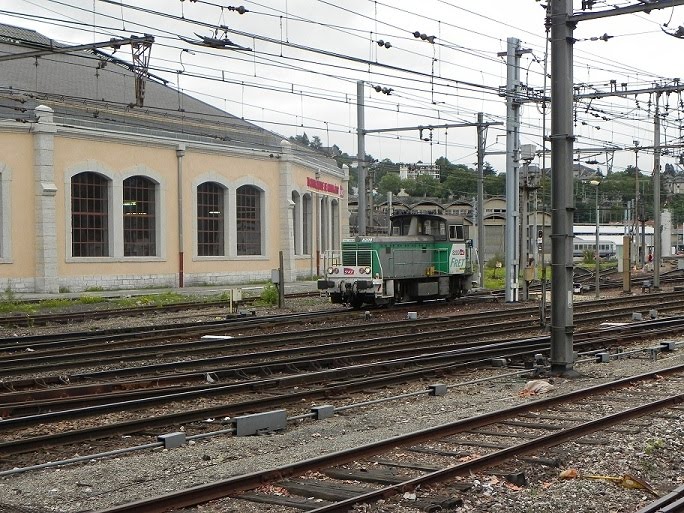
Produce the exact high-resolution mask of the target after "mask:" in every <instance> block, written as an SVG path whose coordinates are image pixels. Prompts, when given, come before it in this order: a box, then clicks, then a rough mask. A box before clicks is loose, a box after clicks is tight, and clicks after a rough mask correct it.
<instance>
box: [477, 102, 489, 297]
mask: <svg viewBox="0 0 684 513" xmlns="http://www.w3.org/2000/svg"><path fill="white" fill-rule="evenodd" d="M486 129H487V127H486V126H485V125H484V114H483V113H482V112H478V114H477V267H478V270H479V273H480V282H479V286H480V288H483V287H484V265H485V234H484V233H485V230H484V154H485V130H486Z"/></svg>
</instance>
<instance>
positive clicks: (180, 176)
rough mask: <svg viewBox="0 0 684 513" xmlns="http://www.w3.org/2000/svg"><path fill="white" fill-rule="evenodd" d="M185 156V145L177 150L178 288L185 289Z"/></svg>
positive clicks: (180, 145)
mask: <svg viewBox="0 0 684 513" xmlns="http://www.w3.org/2000/svg"><path fill="white" fill-rule="evenodd" d="M184 156H185V144H179V145H178V149H176V160H177V164H178V180H177V184H178V286H179V287H180V288H183V248H184V242H183V217H184V216H183V157H184Z"/></svg>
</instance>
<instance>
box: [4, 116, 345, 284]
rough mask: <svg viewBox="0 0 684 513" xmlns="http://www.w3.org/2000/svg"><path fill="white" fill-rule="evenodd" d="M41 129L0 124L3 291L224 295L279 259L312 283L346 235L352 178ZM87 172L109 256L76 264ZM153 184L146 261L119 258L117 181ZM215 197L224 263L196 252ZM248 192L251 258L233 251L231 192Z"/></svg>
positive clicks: (280, 161) (280, 154) (174, 146)
mask: <svg viewBox="0 0 684 513" xmlns="http://www.w3.org/2000/svg"><path fill="white" fill-rule="evenodd" d="M36 112H37V116H38V120H39V121H38V122H37V123H14V124H2V125H0V236H1V238H0V290H3V291H13V292H45V293H57V292H59V291H71V292H79V291H87V290H88V289H95V288H101V289H128V288H147V287H150V288H151V287H178V286H181V285H182V286H200V285H230V284H239V283H247V282H257V281H264V280H268V279H269V278H270V277H271V270H272V269H275V268H278V267H279V262H280V253H281V252H282V254H283V270H284V274H285V280H286V281H294V280H296V279H297V278H302V277H309V276H314V275H316V274H318V273H319V271H320V268H319V266H320V265H321V264H320V262H321V261H322V252H323V251H325V250H326V249H332V248H334V247H336V245H338V244H339V241H340V240H341V239H342V238H343V237H345V236H346V234H348V230H349V228H348V207H347V199H346V190H347V181H348V170H347V169H339V168H337V167H336V166H334V165H332V166H331V165H330V164H329V163H328V162H326V161H321V162H315V161H312V160H311V159H308V160H307V159H303V158H301V157H299V156H297V155H296V154H295V153H293V151H292V147H291V145H290V143H289V142H287V141H283V142H282V143H281V146H280V151H277V152H267V151H262V150H246V149H241V148H237V147H227V146H225V145H219V144H211V143H197V142H189V141H187V142H179V141H178V139H166V138H161V137H141V136H136V135H133V134H125V133H113V132H111V133H106V132H101V131H100V132H95V131H92V130H85V129H77V128H73V127H64V126H58V125H56V124H55V123H54V122H53V116H52V111H51V110H50V109H49V108H47V107H44V106H41V107H38V108H37V109H36ZM81 173H95V174H96V175H97V176H98V177H99V179H102V178H103V179H104V180H105V181H106V183H107V195H108V197H107V204H108V207H107V230H106V232H107V238H108V241H107V248H108V251H107V254H105V255H102V256H76V255H74V252H73V246H72V242H73V241H72V233H73V226H72V219H73V218H72V198H71V191H72V188H71V183H72V180H73V179H74V177H75V176H78V175H79V174H81ZM130 177H144V178H145V179H146V181H147V182H148V183H152V184H154V186H153V187H154V221H153V223H154V236H155V237H154V238H155V242H154V250H153V253H154V254H153V255H147V256H138V255H131V254H125V252H124V249H123V248H124V235H123V233H124V224H125V219H124V217H125V216H126V215H127V212H126V207H125V205H124V202H123V201H122V198H123V196H122V191H123V184H124V181H125V180H127V179H129V178H130ZM207 182H211V183H212V184H218V186H219V187H218V189H217V190H220V191H222V192H221V194H222V195H223V197H222V202H223V203H222V204H223V208H224V211H223V213H222V216H223V223H222V233H221V236H222V238H221V243H220V244H221V248H222V251H221V252H222V254H216V255H211V256H203V255H201V254H199V251H198V221H197V216H198V215H199V214H198V205H197V201H198V187H199V186H200V185H201V184H205V183H207ZM244 186H249V189H250V191H252V192H253V193H255V195H256V197H257V198H258V199H257V200H256V202H257V205H258V207H255V209H254V210H256V211H257V213H256V214H255V215H256V216H258V220H259V227H260V228H259V236H260V238H261V240H260V244H257V245H258V246H259V247H260V251H258V254H240V251H238V249H237V248H238V245H237V243H236V240H237V228H236V222H235V214H236V211H237V208H238V207H237V205H236V202H237V200H238V196H237V193H236V191H238V190H243V189H244Z"/></svg>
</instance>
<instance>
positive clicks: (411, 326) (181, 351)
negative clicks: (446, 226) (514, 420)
mask: <svg viewBox="0 0 684 513" xmlns="http://www.w3.org/2000/svg"><path fill="white" fill-rule="evenodd" d="M683 305H684V300H672V301H670V302H666V303H661V304H660V311H661V312H663V311H672V310H675V311H677V310H679V309H681V308H682V306H683ZM632 312H633V308H632V307H623V308H621V309H616V308H613V309H612V310H611V315H612V316H613V317H615V316H619V315H620V314H624V315H627V314H630V313H632ZM483 315H487V314H484V313H482V314H480V315H478V316H477V317H475V316H469V317H470V321H471V322H473V323H480V322H481V319H482V316H483ZM511 315H515V316H516V317H517V316H520V315H519V313H516V314H513V313H511V312H507V311H503V312H502V311H495V312H494V314H493V316H494V317H504V318H505V317H509V316H511ZM606 315H607V314H606V310H605V309H601V310H599V311H596V312H584V313H583V312H579V313H577V314H576V319H577V320H580V321H583V322H589V321H591V320H598V319H603V318H605V316H606ZM523 317H524V315H523ZM535 322H536V320H535V318H534V317H532V316H531V314H530V318H529V319H523V320H520V321H514V322H511V323H510V324H508V325H507V326H506V327H505V328H504V327H501V328H500V329H499V331H501V330H502V329H509V330H516V329H517V326H522V327H534V326H535ZM453 324H458V325H459V326H458V327H457V328H445V326H449V325H453ZM497 326H498V325H495V324H491V323H489V324H486V325H484V326H483V325H480V326H479V329H480V330H481V331H486V330H489V332H490V334H491V333H492V332H496V328H497ZM390 327H391V328H393V329H394V330H397V329H398V328H404V329H406V330H409V331H415V328H416V327H419V328H422V330H423V331H424V332H423V333H419V334H418V335H396V336H397V337H399V338H397V339H395V340H401V339H402V338H401V337H402V336H403V337H404V338H406V337H407V336H408V337H409V338H415V339H416V340H418V339H420V338H421V337H426V336H429V335H427V334H426V333H427V331H426V330H427V329H428V328H432V329H439V331H441V332H442V333H445V332H446V331H449V332H450V333H456V332H457V331H459V330H460V331H461V332H466V331H469V330H471V329H472V328H470V327H468V326H465V325H463V320H462V319H461V318H460V316H458V317H438V318H428V319H423V320H420V321H392V322H388V323H379V324H375V325H368V326H365V327H364V332H366V333H372V332H373V331H380V332H385V331H386V330H387V329H388V328H390ZM455 330H456V331H455ZM358 331H359V329H358V327H357V326H352V327H346V328H345V327H330V328H324V329H312V330H306V331H303V332H298V333H286V334H278V335H273V334H268V335H254V336H246V337H245V336H243V337H240V339H239V341H236V342H235V344H239V349H240V350H244V348H246V347H248V346H250V345H251V346H258V347H259V348H263V347H264V344H266V343H269V344H273V343H277V344H279V345H282V344H283V343H286V342H288V341H298V342H301V341H302V340H304V339H307V338H309V339H316V338H318V337H320V336H321V335H322V334H326V333H327V334H330V335H331V336H334V338H343V337H344V335H345V334H351V333H357V332H358ZM203 333H206V332H203ZM274 341H275V342H274ZM350 343H353V344H356V345H358V344H359V343H363V344H368V339H366V341H365V342H363V341H352V342H345V343H341V344H340V345H338V346H337V347H336V346H335V344H330V345H329V346H328V348H333V350H334V351H336V352H337V351H339V348H341V347H345V344H350ZM338 344H339V343H338ZM107 345H109V344H107ZM212 348H221V349H226V342H225V341H224V340H201V341H193V342H186V343H172V344H161V345H154V346H143V347H133V348H126V349H101V348H100V347H99V346H95V347H94V349H95V350H97V356H95V355H94V354H93V350H92V349H91V351H88V352H86V351H85V349H86V348H83V349H82V350H81V352H78V353H70V354H67V355H64V354H62V353H61V352H60V353H59V354H57V355H36V354H34V353H23V354H21V355H13V356H14V357H13V358H8V357H6V358H0V375H4V376H11V375H20V374H22V373H26V372H33V371H46V370H55V369H60V370H63V369H66V368H70V367H71V368H74V367H83V366H84V365H87V364H88V363H93V364H101V363H102V361H103V359H104V358H111V359H114V360H116V361H117V362H119V361H139V360H145V359H149V358H150V357H157V356H158V355H159V354H163V355H164V356H165V357H167V358H168V357H173V356H174V355H184V356H185V355H188V354H201V353H205V352H207V351H208V350H209V349H212ZM318 348H321V349H323V346H315V347H313V348H309V347H306V348H302V347H295V348H289V349H282V350H279V351H282V352H281V353H279V354H287V353H301V352H302V351H305V352H311V351H318V350H319V349H318ZM236 349H238V348H234V349H233V350H236ZM224 358H225V359H227V360H223V359H224ZM233 358H237V357H236V356H222V357H215V358H210V359H201V360H192V361H187V360H186V361H185V362H184V363H182V364H181V363H165V364H158V365H159V367H157V368H155V369H149V370H154V371H163V370H164V369H167V370H168V369H174V370H178V369H179V367H180V366H184V367H185V368H188V367H194V368H196V367H197V366H198V365H208V364H217V363H221V362H223V361H230V360H231V359H233ZM27 360H28V361H30V363H31V364H32V365H27V363H26V361H27ZM194 362H197V363H194ZM136 368H139V367H136ZM126 373H128V374H130V373H137V371H135V370H134V371H123V370H122V371H120V372H119V373H118V374H117V375H118V376H122V375H125V374H126ZM105 374H106V371H105ZM72 379H78V377H77V375H73V377H72Z"/></svg>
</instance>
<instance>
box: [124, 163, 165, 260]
mask: <svg viewBox="0 0 684 513" xmlns="http://www.w3.org/2000/svg"><path fill="white" fill-rule="evenodd" d="M155 224H156V205H155V185H154V182H153V181H152V180H149V179H148V178H145V177H144V176H132V177H130V178H127V179H126V180H124V182H123V239H124V256H154V255H156V254H157V237H156V226H155Z"/></svg>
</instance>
